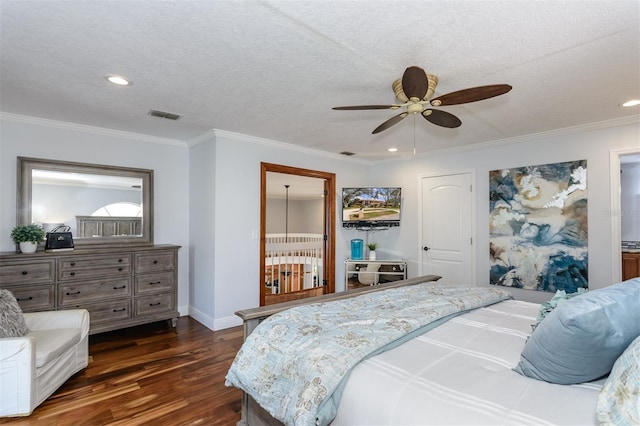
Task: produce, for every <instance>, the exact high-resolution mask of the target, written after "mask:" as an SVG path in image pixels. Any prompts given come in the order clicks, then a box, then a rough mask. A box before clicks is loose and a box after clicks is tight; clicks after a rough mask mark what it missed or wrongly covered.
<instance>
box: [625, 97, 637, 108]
mask: <svg viewBox="0 0 640 426" xmlns="http://www.w3.org/2000/svg"><path fill="white" fill-rule="evenodd" d="M637 105H640V99H632V100H630V101H627V102H625V103H623V104H622V106H623V107H634V106H637Z"/></svg>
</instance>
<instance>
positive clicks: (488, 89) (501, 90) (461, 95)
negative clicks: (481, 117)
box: [431, 84, 512, 106]
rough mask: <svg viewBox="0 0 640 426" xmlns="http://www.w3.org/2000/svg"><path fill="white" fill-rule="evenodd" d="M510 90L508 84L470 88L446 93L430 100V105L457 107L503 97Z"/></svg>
mask: <svg viewBox="0 0 640 426" xmlns="http://www.w3.org/2000/svg"><path fill="white" fill-rule="evenodd" d="M511 89H512V87H511V86H510V85H508V84H493V85H490V86H478V87H471V88H469V89H464V90H458V91H457V92H451V93H447V94H446V95H442V96H439V97H437V98H435V99H432V100H431V105H433V106H443V105H459V104H466V103H468V102H476V101H482V100H484V99H489V98H493V97H494V96H500V95H504V94H505V93H507V92H508V91H510V90H511Z"/></svg>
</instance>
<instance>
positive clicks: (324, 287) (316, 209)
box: [260, 163, 335, 306]
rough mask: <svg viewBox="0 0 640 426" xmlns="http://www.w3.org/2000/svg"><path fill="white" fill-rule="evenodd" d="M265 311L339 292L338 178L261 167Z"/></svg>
mask: <svg viewBox="0 0 640 426" xmlns="http://www.w3.org/2000/svg"><path fill="white" fill-rule="evenodd" d="M260 195H261V200H260V277H261V280H260V306H265V305H271V304H274V303H280V302H286V301H291V300H296V299H302V298H306V297H312V296H318V295H321V294H325V293H333V292H334V291H335V174H333V173H327V172H321V171H316V170H308V169H301V168H297V167H290V166H283V165H278V164H270V163H261V190H260Z"/></svg>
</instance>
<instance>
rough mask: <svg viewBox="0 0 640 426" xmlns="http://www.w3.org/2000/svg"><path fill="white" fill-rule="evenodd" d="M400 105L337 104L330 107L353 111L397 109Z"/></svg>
mask: <svg viewBox="0 0 640 426" xmlns="http://www.w3.org/2000/svg"><path fill="white" fill-rule="evenodd" d="M398 108H400V105H356V106H339V107H333V108H331V109H336V110H341V111H354V110H361V109H398Z"/></svg>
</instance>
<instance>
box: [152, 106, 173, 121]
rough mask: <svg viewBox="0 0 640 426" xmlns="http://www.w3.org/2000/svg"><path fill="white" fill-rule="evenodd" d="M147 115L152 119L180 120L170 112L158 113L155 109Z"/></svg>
mask: <svg viewBox="0 0 640 426" xmlns="http://www.w3.org/2000/svg"><path fill="white" fill-rule="evenodd" d="M149 115H150V116H152V117H160V118H166V119H167V120H177V119H179V118H180V116H179V115H178V114H174V113H172V112H166V111H159V110H157V109H152V110H150V111H149Z"/></svg>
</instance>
